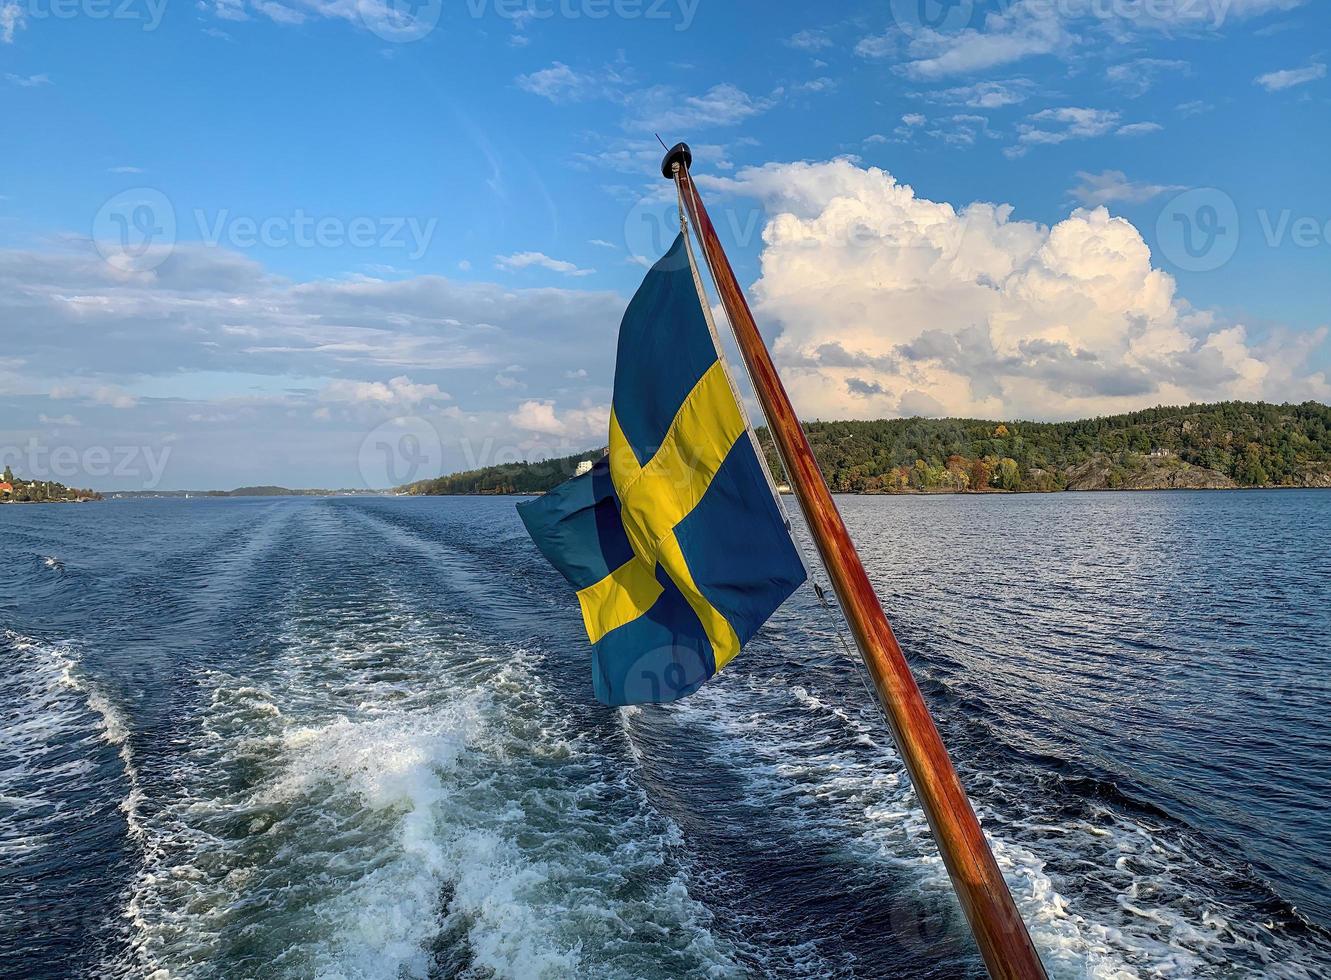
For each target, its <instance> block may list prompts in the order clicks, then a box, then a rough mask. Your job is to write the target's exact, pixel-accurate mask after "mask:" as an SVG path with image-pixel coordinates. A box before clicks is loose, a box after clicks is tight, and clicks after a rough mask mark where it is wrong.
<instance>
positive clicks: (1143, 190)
mask: <svg viewBox="0 0 1331 980" xmlns="http://www.w3.org/2000/svg"><path fill="white" fill-rule="evenodd" d="M1077 178H1078V180H1080V181H1081V183H1079V184H1077V185H1076V186H1075V187H1072V188H1070V189H1069V190H1068V194H1069V195H1070V196H1071V197H1072V199H1073V200H1074V201H1076V202H1077V203H1078V204H1081V205H1082V206H1084V207H1088V208H1094V207H1099V206H1100V205H1102V204H1115V203H1124V204H1142V203H1145V202H1146V201H1149V200H1151V199H1152V198H1155V197H1159V196H1160V195H1161V194H1169V193H1171V192H1175V191H1182V190H1185V189H1186V188H1184V187H1181V186H1178V185H1176V184H1147V183H1137V182H1134V181H1131V180H1128V175H1127V174H1125V173H1124V172H1123V171H1122V170H1106V171H1104V172H1103V173H1098V174H1093V173H1090V172H1088V171H1085V170H1079V171H1077Z"/></svg>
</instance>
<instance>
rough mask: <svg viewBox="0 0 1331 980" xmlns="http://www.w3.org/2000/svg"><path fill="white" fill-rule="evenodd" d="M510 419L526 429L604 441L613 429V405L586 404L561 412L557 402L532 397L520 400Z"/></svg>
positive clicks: (520, 427) (527, 430)
mask: <svg viewBox="0 0 1331 980" xmlns="http://www.w3.org/2000/svg"><path fill="white" fill-rule="evenodd" d="M508 421H509V423H510V424H511V425H512V426H513V427H514V428H517V429H522V430H523V431H526V432H535V433H538V434H541V435H551V436H563V437H565V438H568V439H583V440H592V441H594V442H596V441H599V442H601V443H604V442H605V440H606V439H607V438H608V435H609V431H610V406H609V405H584V406H582V407H581V408H571V409H567V410H566V411H564V412H563V413H562V414H560V413H557V412H556V411H555V403H554V402H552V401H544V400H539V399H532V400H530V401H525V402H523V403H522V404H520V405H519V406H518V408H517V411H515V412H513V413H512V414H511V415H509V417H508Z"/></svg>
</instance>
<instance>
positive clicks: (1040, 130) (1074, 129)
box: [1017, 106, 1119, 143]
mask: <svg viewBox="0 0 1331 980" xmlns="http://www.w3.org/2000/svg"><path fill="white" fill-rule="evenodd" d="M1029 119H1030V121H1029V122H1026V123H1021V124H1020V125H1018V126H1017V131H1018V134H1019V135H1018V137H1017V138H1018V139H1019V140H1020V141H1021V142H1022V143H1063V142H1066V141H1067V140H1072V139H1091V138H1093V137H1096V136H1104V135H1105V134H1106V133H1109V132H1112V131H1113V130H1114V129H1115V128H1116V127H1117V126H1118V121H1119V114H1118V113H1117V112H1113V111H1111V110H1109V109H1086V108H1081V107H1077V106H1066V107H1063V108H1060V109H1044V110H1041V111H1040V112H1037V113H1035V114H1034V115H1032V116H1030V117H1029Z"/></svg>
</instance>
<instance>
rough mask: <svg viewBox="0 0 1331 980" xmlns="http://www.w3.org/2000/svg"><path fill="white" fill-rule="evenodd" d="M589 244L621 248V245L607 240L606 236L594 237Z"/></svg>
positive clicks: (599, 246)
mask: <svg viewBox="0 0 1331 980" xmlns="http://www.w3.org/2000/svg"><path fill="white" fill-rule="evenodd" d="M587 244H588V245H595V246H596V247H597V248H611V249H617V248H619V246H618V245H616V244H615V243H614V242H607V241H606V240H605V239H604V238H593V239H591V241H589V242H588V243H587Z"/></svg>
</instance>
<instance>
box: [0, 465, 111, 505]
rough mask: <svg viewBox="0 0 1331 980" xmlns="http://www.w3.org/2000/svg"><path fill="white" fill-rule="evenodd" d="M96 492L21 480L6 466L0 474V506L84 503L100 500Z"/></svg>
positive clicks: (44, 481) (51, 481)
mask: <svg viewBox="0 0 1331 980" xmlns="http://www.w3.org/2000/svg"><path fill="white" fill-rule="evenodd" d="M101 499H102V495H101V494H100V493H98V492H97V491H96V490H79V489H76V488H74V487H67V486H65V485H64V484H63V483H56V482H55V481H54V480H22V479H19V478H18V477H17V476H15V475H14V471H13V470H11V469H10V468H9V467H8V466H6V467H5V468H4V470H3V471H2V472H0V504H59V503H85V502H87V501H89V500H101Z"/></svg>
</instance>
